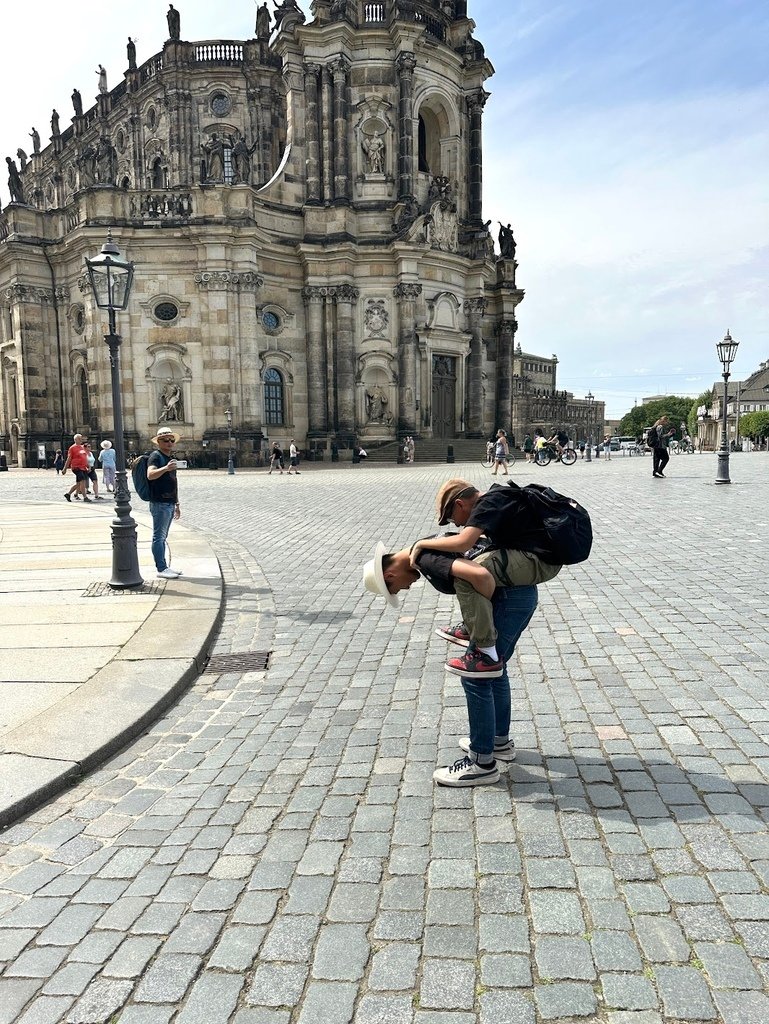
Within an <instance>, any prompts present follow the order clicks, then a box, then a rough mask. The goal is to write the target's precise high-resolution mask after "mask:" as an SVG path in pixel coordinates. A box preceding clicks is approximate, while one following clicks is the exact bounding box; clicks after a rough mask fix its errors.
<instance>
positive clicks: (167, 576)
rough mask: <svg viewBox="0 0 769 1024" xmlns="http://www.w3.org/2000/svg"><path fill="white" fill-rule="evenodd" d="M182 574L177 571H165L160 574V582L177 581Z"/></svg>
mask: <svg viewBox="0 0 769 1024" xmlns="http://www.w3.org/2000/svg"><path fill="white" fill-rule="evenodd" d="M180 575H181V574H180V573H178V572H177V571H176V570H175V569H163V571H162V572H159V573H158V579H159V580H176V579H178V578H179V576H180Z"/></svg>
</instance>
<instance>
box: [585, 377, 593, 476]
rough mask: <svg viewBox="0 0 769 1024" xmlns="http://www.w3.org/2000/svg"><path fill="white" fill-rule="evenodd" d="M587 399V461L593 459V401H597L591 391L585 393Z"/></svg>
mask: <svg viewBox="0 0 769 1024" xmlns="http://www.w3.org/2000/svg"><path fill="white" fill-rule="evenodd" d="M585 401H586V402H587V453H586V455H585V461H586V462H592V461H593V402H594V401H595V395H593V394H591V393H590V392H589V391H588V393H587V394H586V395H585Z"/></svg>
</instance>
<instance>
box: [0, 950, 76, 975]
mask: <svg viewBox="0 0 769 1024" xmlns="http://www.w3.org/2000/svg"><path fill="white" fill-rule="evenodd" d="M66 955H67V950H66V949H62V948H60V947H58V946H46V947H43V948H40V947H37V948H35V949H28V950H27V952H26V953H22V954H21V956H20V957H18V958H17V959H15V960H14V961H13V963H10V964H9V965H8V966H7V967H6V969H5V971H4V973H3V977H5V978H50V976H51V975H52V974H53V973H54V971H55V970H56V969H57V968H58V967H59V965H60V964H61V962H62V960H64V958H65V957H66Z"/></svg>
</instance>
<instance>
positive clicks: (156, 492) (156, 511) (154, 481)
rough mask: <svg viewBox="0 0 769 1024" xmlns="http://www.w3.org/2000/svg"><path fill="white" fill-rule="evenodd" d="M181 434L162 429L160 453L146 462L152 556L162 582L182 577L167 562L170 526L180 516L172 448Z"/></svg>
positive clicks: (156, 439)
mask: <svg viewBox="0 0 769 1024" xmlns="http://www.w3.org/2000/svg"><path fill="white" fill-rule="evenodd" d="M178 441H179V434H177V433H176V432H175V431H173V430H171V428H170V427H161V428H160V429H159V430H158V432H157V435H156V436H155V437H153V438H152V443H153V444H155V445H157V448H158V450H157V451H155V452H153V453H152V454H151V455H150V457H149V458H148V459H147V482H148V484H149V489H150V515H151V516H152V557H153V558H154V559H155V566H156V568H157V571H158V576H159V577H160V579H164V580H175V579H176V578H177V577H178V576H181V572H180V571H179V570H178V569H172V568H171V567H170V566H169V564H168V562H167V561H166V539H167V537H168V531H169V530H170V529H171V523H172V522H173V520H174V519H179V518H180V517H181V514H182V511H181V507H180V505H179V492H178V488H177V484H176V459H175V458H173V457H172V449H173V446H174V445H175V444H177V442H178Z"/></svg>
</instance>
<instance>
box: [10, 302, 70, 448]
mask: <svg viewBox="0 0 769 1024" xmlns="http://www.w3.org/2000/svg"><path fill="white" fill-rule="evenodd" d="M4 298H5V301H6V302H7V303H8V304H9V305H10V307H11V317H12V318H13V321H14V323H16V324H17V325H18V333H19V342H18V344H19V347H20V350H21V352H22V353H23V364H21V365H20V367H19V370H20V372H19V376H18V385H19V388H18V390H19V395H18V398H19V420H20V422H21V426H22V432H23V433H25V434H31V435H35V434H46V433H48V432H50V431H52V430H53V429H54V428H55V427H56V426H57V423H56V419H57V418H56V416H55V412H54V410H55V407H56V406H57V405H58V391H57V390H56V389H55V388H53V387H52V386H51V385H52V384H53V381H54V379H55V367H54V366H53V365H51V359H50V356H49V352H48V344H49V339H50V338H55V336H56V328H55V324H54V316H55V311H54V305H53V302H54V295H53V291H52V290H51V289H50V288H38V287H35V286H33V285H23V284H16V285H12V286H11V287H10V288H8V289H6V291H5V293H4ZM14 306H16V307H18V308H16V309H14ZM49 373H50V374H51V379H50V380H49V378H48V375H49Z"/></svg>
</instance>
